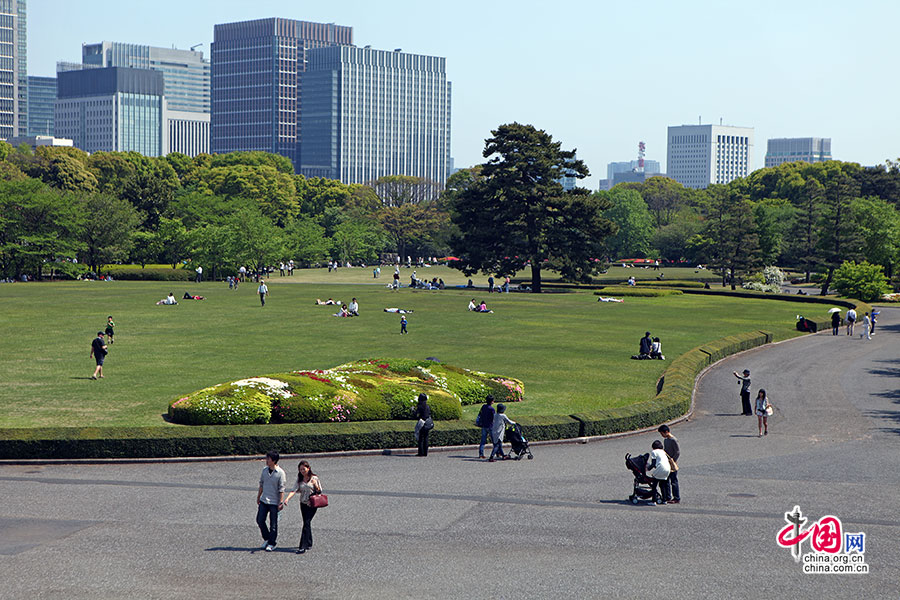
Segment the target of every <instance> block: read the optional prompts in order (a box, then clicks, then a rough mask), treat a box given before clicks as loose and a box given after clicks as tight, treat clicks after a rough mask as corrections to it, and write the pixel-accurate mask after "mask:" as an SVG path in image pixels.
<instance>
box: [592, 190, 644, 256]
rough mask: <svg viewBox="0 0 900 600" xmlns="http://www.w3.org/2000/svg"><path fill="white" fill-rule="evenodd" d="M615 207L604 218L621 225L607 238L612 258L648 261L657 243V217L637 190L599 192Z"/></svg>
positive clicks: (604, 214) (598, 194)
mask: <svg viewBox="0 0 900 600" xmlns="http://www.w3.org/2000/svg"><path fill="white" fill-rule="evenodd" d="M596 195H597V196H600V197H605V198H606V200H607V201H608V202H610V203H611V204H612V206H611V207H610V208H609V209H608V210H607V211H606V212H605V213H603V216H604V217H606V218H607V219H609V220H610V221H612V222H613V223H615V224H616V225H617V226H618V231H616V232H615V233H614V234H612V235H611V236H609V237H608V238H606V247H607V248H608V250H609V254H610V258H611V259H613V260H615V259H616V258H644V257H645V256H648V255H649V253H650V249H651V242H652V241H653V217H651V216H650V211H649V210H647V204H646V202H644V200H643V198H641V195H640V194H639V193H638V192H636V191H635V190H630V189H626V188H621V187H619V186H616V187H614V188H613V189H612V190H610V191H609V192H596Z"/></svg>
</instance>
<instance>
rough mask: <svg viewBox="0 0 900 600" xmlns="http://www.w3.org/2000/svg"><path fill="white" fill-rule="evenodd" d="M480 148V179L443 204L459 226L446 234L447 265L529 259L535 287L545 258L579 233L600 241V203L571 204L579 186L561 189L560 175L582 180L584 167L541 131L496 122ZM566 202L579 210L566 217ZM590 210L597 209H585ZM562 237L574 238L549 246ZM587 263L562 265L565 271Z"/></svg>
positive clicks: (502, 267)
mask: <svg viewBox="0 0 900 600" xmlns="http://www.w3.org/2000/svg"><path fill="white" fill-rule="evenodd" d="M483 155H484V157H485V158H486V159H489V160H488V161H487V162H486V163H485V164H483V165H482V166H481V174H482V176H483V179H481V180H478V181H474V182H473V183H472V184H471V185H470V186H469V187H468V188H467V189H465V190H463V191H462V192H461V193H459V195H458V196H457V197H456V198H455V199H454V200H453V202H452V205H451V207H450V210H451V219H452V221H453V223H454V224H455V225H456V226H457V228H458V231H459V232H460V233H459V235H458V236H455V237H454V238H453V239H452V240H451V247H452V250H453V252H454V254H456V255H457V256H459V257H460V258H461V259H462V260H460V261H459V262H458V263H456V264H455V265H454V267H455V268H458V269H460V270H462V271H463V272H464V273H466V274H467V275H472V274H474V273H476V272H478V271H481V272H482V273H485V274H487V273H498V274H499V273H514V272H515V271H516V270H518V269H519V268H521V267H522V266H523V265H525V264H530V266H531V283H532V290H533V291H534V292H536V293H539V292H540V291H541V269H542V268H543V266H544V261H545V260H552V259H554V258H561V257H562V256H563V254H562V253H564V252H566V250H568V249H571V248H572V247H573V245H574V244H577V243H578V242H583V241H584V240H586V239H590V240H592V241H594V242H598V243H602V242H603V240H604V238H605V237H606V236H608V235H609V234H610V233H612V230H613V227H614V226H613V224H612V223H611V222H609V221H608V220H607V219H604V218H603V217H602V211H604V210H606V209H607V208H609V206H608V205H607V204H605V203H601V202H600V201H596V200H595V201H593V202H590V201H587V200H586V199H579V201H580V202H579V204H577V205H576V204H575V202H577V201H576V200H575V198H574V197H575V196H586V195H587V190H583V189H579V188H576V190H574V191H572V192H566V191H565V190H564V189H563V187H562V184H561V183H560V180H561V179H562V177H563V176H566V175H569V176H574V177H576V178H578V179H582V178H584V177H587V176H588V174H589V172H588V168H587V166H586V165H585V164H584V163H583V162H582V161H581V160H579V159H577V158H576V157H575V151H574V150H562V148H561V144H560V143H559V142H555V141H553V138H552V136H550V135H549V134H548V133H547V132H545V131H543V130H538V129H536V128H535V127H533V126H532V125H522V124H519V123H511V124H506V125H501V126H499V127H498V128H497V129H496V130H494V131H492V132H491V137H490V138H489V139H488V140H486V142H485V148H484V152H483ZM581 200H583V201H581ZM573 207H574V208H577V209H578V211H579V214H578V215H576V216H574V217H568V216H567V215H566V214H565V212H564V211H565V210H566V209H571V208H573ZM591 210H594V211H597V213H598V214H597V215H589V214H586V213H588V212H589V211H591ZM568 241H573V242H574V243H564V244H562V245H563V248H564V250H562V251H560V250H557V248H558V247H559V244H561V242H568ZM580 258H581V259H585V258H587V257H584V256H583V255H580ZM574 260H575V259H574V258H573V261H574ZM590 268H591V265H588V264H585V265H575V264H572V265H570V270H571V271H572V272H577V271H586V270H589V269H590Z"/></svg>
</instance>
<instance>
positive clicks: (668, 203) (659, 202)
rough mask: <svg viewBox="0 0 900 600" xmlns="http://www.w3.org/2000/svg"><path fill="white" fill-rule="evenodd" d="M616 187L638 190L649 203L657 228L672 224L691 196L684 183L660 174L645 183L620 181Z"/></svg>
mask: <svg viewBox="0 0 900 600" xmlns="http://www.w3.org/2000/svg"><path fill="white" fill-rule="evenodd" d="M616 187H622V188H624V189H631V190H635V191H636V192H638V193H639V194H640V195H641V198H643V199H644V202H646V203H647V208H648V209H649V210H650V214H652V215H653V220H654V222H655V225H656V227H657V228H659V227H665V226H666V225H669V224H671V223H672V222H673V221H674V219H675V216H676V215H677V214H678V213H679V212H681V210H682V209H683V208H684V207H685V206H687V204H688V198H689V197H690V191H689V190H687V189H685V187H684V186H683V185H681V184H680V183H678V182H677V181H675V180H674V179H669V178H668V177H662V176H660V175H657V176H655V177H650V178H649V179H647V180H646V181H644V182H643V183H620V184H619V185H617V186H616Z"/></svg>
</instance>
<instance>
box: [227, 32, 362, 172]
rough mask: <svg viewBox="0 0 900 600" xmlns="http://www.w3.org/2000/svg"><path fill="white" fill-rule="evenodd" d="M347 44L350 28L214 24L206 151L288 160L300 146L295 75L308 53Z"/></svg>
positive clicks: (305, 60)
mask: <svg viewBox="0 0 900 600" xmlns="http://www.w3.org/2000/svg"><path fill="white" fill-rule="evenodd" d="M352 43H353V29H352V28H351V27H346V26H343V25H335V24H333V23H311V22H307V21H295V20H293V19H282V18H270V19H259V20H254V21H242V22H238V23H225V24H220V25H216V26H215V28H214V33H213V44H212V50H211V54H212V116H211V126H210V146H211V151H212V152H213V153H216V154H224V153H226V152H234V151H240V150H262V151H264V152H273V153H276V154H281V155H282V156H286V157H288V158H290V159H291V161H292V162H293V163H294V166H295V168H296V167H297V165H298V161H297V145H298V143H299V141H300V135H301V134H300V74H301V73H302V72H303V71H304V70H305V69H306V65H307V60H308V59H307V54H308V52H309V51H310V50H311V49H313V48H319V47H324V46H335V45H349V44H352Z"/></svg>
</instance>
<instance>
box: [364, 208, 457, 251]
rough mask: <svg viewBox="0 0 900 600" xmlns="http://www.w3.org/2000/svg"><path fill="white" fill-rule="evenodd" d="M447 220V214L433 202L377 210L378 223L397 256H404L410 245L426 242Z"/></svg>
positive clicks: (445, 224)
mask: <svg viewBox="0 0 900 600" xmlns="http://www.w3.org/2000/svg"><path fill="white" fill-rule="evenodd" d="M447 222H448V216H447V214H446V213H445V212H443V211H441V210H439V209H438V208H437V205H436V203H434V202H425V203H423V204H401V205H399V206H384V207H382V208H381V209H380V210H379V212H378V223H379V224H380V225H381V227H382V228H383V229H384V232H385V234H387V238H388V239H389V240H390V243H391V246H393V248H396V250H397V254H398V255H399V256H406V255H407V254H408V252H409V246H411V245H415V244H418V245H423V244H427V242H428V240H429V239H430V238H431V237H432V236H433V235H434V234H436V233H438V232H439V231H440V230H441V229H442V228H444V227H446V226H447Z"/></svg>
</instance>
